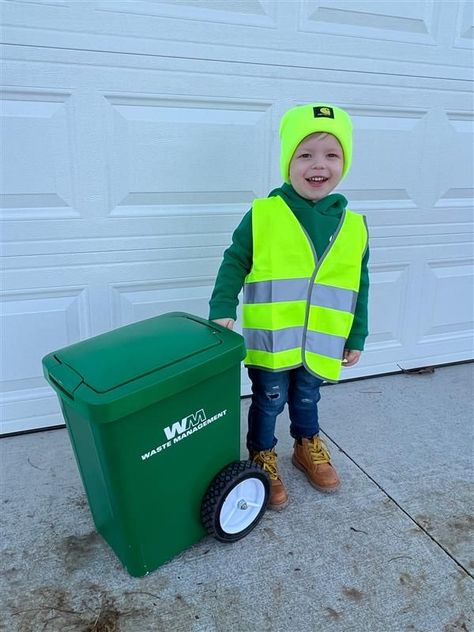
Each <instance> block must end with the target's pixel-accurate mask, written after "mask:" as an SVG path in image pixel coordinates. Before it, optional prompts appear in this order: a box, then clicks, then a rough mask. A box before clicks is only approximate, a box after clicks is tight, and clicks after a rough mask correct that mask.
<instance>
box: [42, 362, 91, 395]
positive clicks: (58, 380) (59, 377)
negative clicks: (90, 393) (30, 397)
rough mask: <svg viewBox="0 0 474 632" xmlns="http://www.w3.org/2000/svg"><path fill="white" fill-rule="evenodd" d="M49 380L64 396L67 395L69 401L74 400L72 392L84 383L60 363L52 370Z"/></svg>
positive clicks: (78, 376)
mask: <svg viewBox="0 0 474 632" xmlns="http://www.w3.org/2000/svg"><path fill="white" fill-rule="evenodd" d="M56 360H57V358H56ZM49 378H50V380H51V381H52V382H53V383H54V384H55V386H57V387H58V388H59V389H60V390H61V391H62V392H63V393H64V394H65V395H67V396H68V397H70V398H71V399H74V391H75V390H76V389H77V388H78V387H79V386H80V385H81V384H82V382H83V381H84V380H83V379H82V377H81V376H80V375H79V374H78V373H76V372H75V371H74V370H73V369H71V368H70V367H68V366H67V365H66V364H62V363H61V364H58V365H57V366H55V367H54V370H53V371H51V372H50V373H49Z"/></svg>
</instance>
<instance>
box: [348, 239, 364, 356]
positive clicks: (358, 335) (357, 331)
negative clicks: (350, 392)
mask: <svg viewBox="0 0 474 632" xmlns="http://www.w3.org/2000/svg"><path fill="white" fill-rule="evenodd" d="M368 262H369V248H368V247H367V250H366V252H365V255H364V257H363V259H362V270H361V275H360V286H359V294H358V296H357V303H356V308H355V313H354V321H353V323H352V329H351V332H350V334H349V337H348V338H347V340H346V349H354V350H358V351H362V350H363V349H364V343H365V339H366V338H367V336H368V335H369V328H368V303H369V270H368Z"/></svg>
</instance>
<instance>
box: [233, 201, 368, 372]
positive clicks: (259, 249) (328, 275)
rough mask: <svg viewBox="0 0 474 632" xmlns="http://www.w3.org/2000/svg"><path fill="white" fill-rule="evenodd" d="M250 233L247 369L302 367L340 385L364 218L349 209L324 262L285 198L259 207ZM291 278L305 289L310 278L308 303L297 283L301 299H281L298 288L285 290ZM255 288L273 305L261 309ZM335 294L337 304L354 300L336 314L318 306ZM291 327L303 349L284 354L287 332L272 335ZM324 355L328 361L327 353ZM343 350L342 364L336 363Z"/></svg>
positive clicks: (246, 292) (245, 312)
mask: <svg viewBox="0 0 474 632" xmlns="http://www.w3.org/2000/svg"><path fill="white" fill-rule="evenodd" d="M252 234H253V253H254V256H253V266H252V269H251V271H250V273H249V274H248V276H247V278H246V280H245V287H244V305H243V328H244V337H246V346H247V356H246V358H245V360H244V362H245V364H246V365H248V366H257V367H262V368H266V369H269V370H281V369H285V368H292V367H295V366H300V365H301V364H303V365H304V366H305V367H306V368H307V369H308V370H309V371H310V372H311V373H313V374H314V375H317V376H319V377H322V378H324V379H327V380H331V381H337V380H338V379H339V374H340V371H341V360H342V351H343V343H344V340H345V339H347V337H348V335H349V333H350V330H351V326H352V322H353V319H354V310H355V304H356V300H357V293H358V290H359V284H360V272H361V264H362V257H363V255H364V252H365V248H366V245H367V230H366V227H365V223H364V219H363V217H362V216H360V215H357V214H356V213H352V212H351V211H349V210H346V211H345V212H344V214H343V216H342V217H341V220H340V223H339V226H338V228H337V230H336V232H335V233H334V235H333V238H332V241H331V242H330V244H329V246H328V248H327V250H326V252H325V253H324V254H323V256H322V258H321V259H320V260H319V261H318V260H317V258H316V254H315V253H314V251H313V247H312V244H311V242H310V240H309V238H308V237H307V235H306V233H305V231H304V230H303V228H302V227H301V225H300V223H299V222H298V220H297V219H296V217H295V216H294V214H293V212H292V211H291V209H290V208H289V207H288V206H287V205H286V204H285V202H284V201H283V200H282V199H281V198H280V197H273V198H265V199H259V200H255V201H254V203H253V205H252ZM290 279H298V280H299V281H300V282H302V283H303V285H304V280H305V279H307V283H308V296H307V297H306V298H305V299H304V300H301V299H300V296H301V292H300V289H301V288H300V283H298V288H299V290H298V293H297V296H298V300H296V298H297V296H296V295H294V299H293V300H288V301H287V300H283V301H282V300H281V297H282V296H284V293H285V292H286V291H288V292H290V293H291V291H292V289H291V288H294V287H295V284H294V282H292V283H286V284H285V283H283V281H288V280H290ZM258 282H260V283H262V282H263V283H262V285H261V286H260V288H261V289H262V290H263V289H265V291H266V292H267V294H266V295H268V296H269V297H272V300H273V302H270V303H259V302H258V300H261V297H262V295H263V294H262V293H260V294H259V292H258V291H257V287H256V286H255V287H253V288H252V286H251V284H252V283H258ZM272 282H274V283H273V285H272ZM275 282H280V284H279V285H278V284H277V283H275ZM265 283H266V285H263V284H265ZM321 286H327V287H328V288H332V289H333V292H332V294H331V292H329V291H327V292H324V291H323V290H322V287H321ZM282 288H283V289H282ZM254 290H255V291H254ZM337 290H339V297H341V295H344V291H346V292H347V291H349V292H352V293H353V295H351V294H349V300H345V299H346V298H347V294H345V295H344V296H343V299H344V300H342V301H339V302H336V303H333V305H332V306H331V307H323V306H321V302H322V303H323V305H324V302H327V301H328V300H333V299H331V296H335V295H337ZM282 292H283V294H282ZM266 295H264V296H266ZM328 297H329V298H328ZM352 297H353V298H354V300H353V301H352V300H351V299H352ZM318 300H319V301H320V302H319V303H318ZM334 305H337V306H338V308H337V309H336V307H334ZM291 327H294V328H299V332H298V337H300V339H301V340H302V345H303V348H297V349H290V350H285V351H279V350H278V345H279V344H281V342H282V340H284V339H285V333H284V332H281V335H277V336H275V335H273V336H272V335H271V334H270V332H272V331H273V332H274V331H276V330H284V329H288V328H291ZM246 330H248V331H247V332H246ZM255 330H258V332H256V331H255ZM257 333H258V335H256V334H257ZM327 335H329V336H334V337H337V338H334V339H331V340H329V339H328V338H325V337H324V336H327ZM290 340H291V338H290ZM252 341H253V344H254V345H255V346H257V345H258V344H259V343H260V344H262V341H264V342H263V344H264V345H265V348H268V350H263V349H262V348H259V349H253V348H252V347H251V343H252ZM283 344H284V343H283ZM315 347H316V348H315ZM309 349H311V351H309ZM323 349H324V350H325V353H326V354H327V355H324V353H322V350H323ZM339 349H341V358H340V359H338V358H335V357H334V354H335V353H336V355H337V354H338V353H339ZM318 351H319V352H320V353H318Z"/></svg>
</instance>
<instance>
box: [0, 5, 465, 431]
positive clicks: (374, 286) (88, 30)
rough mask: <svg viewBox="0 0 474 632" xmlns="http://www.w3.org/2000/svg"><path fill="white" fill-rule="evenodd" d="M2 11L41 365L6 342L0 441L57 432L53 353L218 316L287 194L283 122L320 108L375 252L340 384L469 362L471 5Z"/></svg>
mask: <svg viewBox="0 0 474 632" xmlns="http://www.w3.org/2000/svg"><path fill="white" fill-rule="evenodd" d="M8 4H9V6H8V7H7V11H6V12H5V13H6V15H7V20H6V21H7V24H14V23H15V21H16V27H8V25H7V29H6V33H7V35H8V37H10V35H13V36H14V37H17V36H18V35H19V34H21V42H20V40H18V41H19V43H21V46H7V47H5V62H6V63H5V66H6V73H7V77H8V83H9V85H10V87H9V93H8V95H7V97H8V102H9V104H8V105H7V108H9V109H4V113H5V115H6V118H5V120H6V122H7V127H6V128H7V129H9V130H11V131H9V133H10V134H11V136H10V140H9V142H10V145H9V147H10V148H11V147H12V143H13V147H14V148H13V149H11V151H12V157H13V158H14V160H13V161H12V164H13V162H14V168H12V170H11V171H10V172H9V175H8V180H7V187H6V193H7V196H9V197H8V198H7V208H6V213H7V217H9V218H10V219H8V220H7V221H5V222H4V225H3V227H2V229H3V239H4V245H5V250H4V251H5V255H6V258H5V266H4V271H5V291H6V292H7V293H8V295H7V297H6V303H5V304H6V310H7V311H4V314H5V317H6V319H7V321H8V335H9V336H16V338H19V337H20V335H21V336H22V338H23V342H22V343H21V344H22V345H23V346H21V345H20V348H18V349H19V351H20V352H21V355H22V357H23V356H25V355H26V356H27V355H28V353H27V350H26V348H27V347H28V348H30V347H33V346H34V347H35V351H34V354H30V355H31V358H28V357H26V358H25V357H23V358H22V360H21V361H16V360H15V359H13V360H11V358H12V354H13V355H14V354H15V349H14V343H11V347H10V350H9V352H8V353H9V359H8V366H9V365H10V363H12V365H11V368H9V369H8V370H9V374H8V375H6V376H5V383H4V386H5V387H6V388H7V391H6V393H7V394H6V395H5V396H4V403H5V410H6V411H7V417H6V419H7V424H6V425H5V427H4V430H5V429H6V430H5V431H12V429H13V430H14V429H17V430H19V429H25V428H27V427H44V426H45V425H51V424H54V423H57V422H60V419H61V418H60V416H59V412H58V409H57V404H56V403H55V398H54V395H53V393H52V391H51V389H49V387H47V386H46V384H45V383H44V379H43V377H42V375H41V366H40V359H41V356H42V355H44V354H45V353H48V352H49V351H52V350H54V349H57V348H60V347H62V346H65V345H68V344H71V343H72V342H75V341H76V340H78V339H82V338H85V337H88V336H90V335H96V334H98V333H102V332H103V331H107V330H109V329H111V328H113V327H118V326H121V325H123V324H127V323H130V322H133V321H135V320H140V319H143V318H148V317H151V316H154V315H156V314H159V313H163V312H166V311H171V310H183V309H184V310H185V311H191V312H194V313H196V314H199V315H203V316H206V315H207V302H208V299H209V295H210V293H211V291H212V286H213V282H214V278H215V274H216V272H217V270H218V267H219V264H220V261H221V258H222V253H223V251H224V250H225V248H226V247H227V245H228V244H229V242H230V238H231V234H232V231H233V230H234V229H235V227H236V225H237V224H238V223H239V221H240V219H241V218H242V216H243V215H244V213H245V212H246V211H247V209H248V208H249V205H250V203H251V200H252V199H253V198H254V197H255V196H265V195H267V193H268V191H269V190H271V188H273V187H275V186H278V185H280V183H281V182H280V178H279V168H278V154H279V141H278V124H279V119H280V117H281V115H282V114H283V112H284V111H285V110H286V109H288V108H289V107H291V106H293V105H297V104H300V103H305V102H309V101H312V100H315V99H320V98H324V99H327V100H328V101H330V102H334V103H338V104H340V105H341V106H342V107H345V108H347V109H348V111H349V112H350V114H351V115H352V117H353V118H354V124H355V148H354V149H355V151H354V162H353V167H352V169H351V172H350V174H349V176H348V178H347V179H345V180H344V182H343V183H342V184H343V186H341V188H340V191H341V192H342V193H343V194H345V195H346V196H347V198H348V199H349V201H350V207H351V208H352V209H353V210H355V211H358V212H361V213H364V214H365V215H366V216H367V219H368V223H369V229H370V235H371V261H370V266H371V277H372V278H371V303H370V310H371V315H370V317H371V323H370V324H371V335H370V337H369V339H368V341H367V347H366V351H365V353H364V354H363V359H362V362H361V363H360V364H359V365H357V366H356V367H354V368H352V369H348V370H345V371H344V377H345V378H350V377H357V376H363V375H371V374H379V373H381V372H385V371H396V370H399V366H403V367H404V368H409V367H410V366H420V365H423V364H434V363H438V362H452V361H456V360H458V359H459V360H463V359H467V358H468V357H470V356H471V349H472V344H471V341H470V339H469V338H468V334H469V330H468V327H469V326H470V325H469V321H470V320H471V319H472V317H471V308H470V302H471V298H470V296H469V295H468V289H469V284H471V283H472V279H470V278H469V259H470V258H472V200H471V198H472V177H471V173H470V169H471V167H470V164H471V162H470V161H472V144H471V143H472V136H471V134H472V127H471V125H472V114H471V112H470V109H471V102H472V94H471V91H470V88H471V85H470V83H468V82H467V81H458V80H453V77H464V78H470V74H471V73H470V58H468V53H467V51H466V50H465V49H461V48H456V46H457V44H453V42H455V40H456V38H457V37H458V36H459V37H460V34H461V33H463V34H464V35H463V37H464V41H466V37H468V36H469V29H468V28H464V26H461V23H459V24H458V23H456V19H457V15H458V14H457V13H456V10H457V7H458V6H459V9H460V11H459V16H460V18H459V19H460V20H461V22H462V20H466V19H467V18H465V14H464V13H463V7H464V5H463V4H462V3H459V4H455V8H454V9H453V8H450V7H449V6H448V5H449V4H452V3H431V2H418V3H417V2H415V3H412V4H410V6H409V7H408V5H407V4H406V3H405V5H403V3H402V4H400V3H394V2H383V3H375V2H374V3H369V4H367V3H357V6H356V4H355V3H351V2H339V1H338V2H337V3H329V2H326V1H325V0H322V1H321V2H307V3H305V2H300V3H295V2H291V3H287V2H278V3H273V2H263V0H262V1H261V2H256V1H255V2H253V1H252V0H249V2H237V0H236V2H225V3H224V2H223V3H220V2H219V3H209V2H208V1H207V0H203V1H202V2H199V3H196V2H191V1H190V2H189V3H176V2H152V1H151V0H150V1H147V2H136V3H126V4H125V5H123V4H120V3H118V2H110V3H105V2H99V1H97V2H90V3H81V4H80V5H79V3H75V2H66V3H61V5H60V6H56V5H55V3H54V0H52V1H51V2H49V3H40V2H38V3H37V4H33V3H31V2H30V3H28V4H26V3H20V2H10V3H8ZM371 8H372V10H371ZM134 10H136V12H135V13H133V11H134ZM26 11H27V12H28V21H29V25H30V26H34V27H35V28H29V29H28V30H25V29H24V25H25V23H26V22H25V12H26ZM173 12H174V13H173ZM364 20H365V21H364ZM437 20H438V22H437ZM468 22H469V20H467V22H466V24H468ZM438 27H439V28H438ZM397 29H398V30H397ZM423 29H424V30H423ZM462 29H464V30H462ZM410 37H412V38H413V41H412V42H408V41H405V40H404V39H403V38H405V39H410ZM41 38H43V39H41ZM429 38H433V42H431V43H427V41H428V39H429ZM415 41H416V42H417V43H416V44H415V43H414V42H415ZM35 43H36V44H42V45H43V47H41V48H36V47H35V46H34V44H35ZM55 46H58V47H59V48H55ZM81 48H82V49H84V50H80V49H81ZM94 48H97V50H94ZM100 50H103V51H105V50H106V51H107V52H106V53H105V52H100ZM114 50H116V51H118V52H117V53H114V52H113V51H114ZM127 52H133V53H137V54H132V55H131V54H127ZM187 57H188V58H187ZM199 57H201V59H199ZM244 62H245V63H244ZM453 63H454V64H456V66H451V65H450V64H453ZM342 68H345V69H347V71H343V70H341V69H342ZM351 69H352V70H357V72H351ZM434 77H438V78H434ZM10 123H13V126H11V125H10ZM16 139H20V140H21V141H22V147H21V148H18V147H16V146H14V143H15V141H16ZM28 139H29V140H30V142H31V143H32V144H33V145H34V146H33V147H32V148H31V152H30V153H28V151H27V150H26V149H25V147H24V145H25V141H27V140H28ZM9 151H10V149H9ZM15 152H16V153H15ZM22 170H23V172H24V173H22ZM25 219H26V220H27V221H25ZM52 220H53V221H52ZM447 305H455V307H456V308H455V309H454V308H452V309H451V307H449V308H448V307H447ZM239 315H240V311H239ZM239 327H240V321H239V323H238V326H237V329H239ZM15 328H16V332H15V333H11V332H13V330H14V329H15ZM23 332H24V333H23ZM17 351H18V350H17ZM15 362H17V363H16V364H15ZM43 384H44V386H43ZM244 392H246V393H248V392H249V391H248V383H247V382H246V380H244Z"/></svg>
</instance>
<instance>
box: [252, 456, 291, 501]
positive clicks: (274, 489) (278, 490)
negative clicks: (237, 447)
mask: <svg viewBox="0 0 474 632" xmlns="http://www.w3.org/2000/svg"><path fill="white" fill-rule="evenodd" d="M250 458H251V460H252V461H253V462H254V463H256V464H257V465H259V466H260V467H261V468H262V469H263V470H265V472H267V474H268V475H269V477H270V485H271V487H270V498H269V500H268V509H274V510H276V511H280V510H281V509H284V508H285V507H286V506H287V504H288V492H287V491H286V488H285V486H284V484H283V481H282V480H281V477H280V474H279V472H278V468H277V453H276V452H275V448H272V449H271V450H262V452H250Z"/></svg>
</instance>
